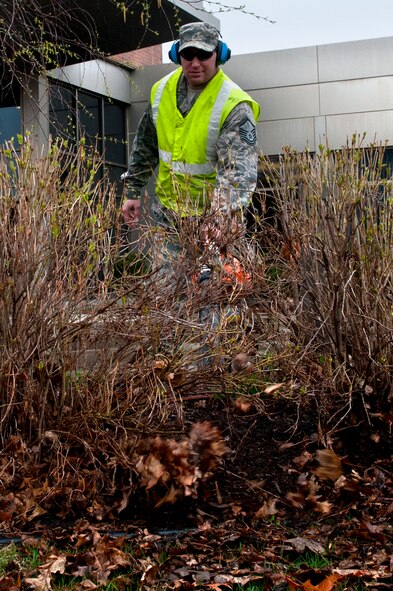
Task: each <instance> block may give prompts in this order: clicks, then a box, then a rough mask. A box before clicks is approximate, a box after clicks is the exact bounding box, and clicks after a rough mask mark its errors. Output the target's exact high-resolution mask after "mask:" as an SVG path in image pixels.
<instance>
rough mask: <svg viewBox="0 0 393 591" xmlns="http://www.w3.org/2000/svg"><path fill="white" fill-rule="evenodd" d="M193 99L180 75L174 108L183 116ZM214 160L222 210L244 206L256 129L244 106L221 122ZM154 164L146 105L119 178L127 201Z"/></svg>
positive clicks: (253, 176) (251, 181)
mask: <svg viewBox="0 0 393 591" xmlns="http://www.w3.org/2000/svg"><path fill="white" fill-rule="evenodd" d="M197 98H198V94H196V95H195V94H194V95H193V96H192V98H191V100H190V101H189V99H188V96H187V82H186V79H185V77H184V76H181V78H180V82H179V85H178V89H177V106H178V109H179V110H180V112H181V113H182V115H183V116H185V115H186V114H187V113H188V112H189V111H190V109H191V107H192V106H193V104H194V102H195V101H196V100H197ZM217 161H218V164H217V176H216V189H215V197H216V198H217V200H218V201H219V202H220V204H221V207H222V209H226V205H225V204H226V203H228V202H229V205H230V209H233V210H237V209H240V208H242V207H244V206H246V205H247V204H248V203H249V201H250V198H251V195H252V193H253V191H254V189H255V186H256V182H257V164H258V148H257V136H256V126H255V120H254V114H253V112H252V109H251V107H250V105H249V104H248V103H240V104H238V105H237V106H236V107H235V108H234V109H233V110H232V111H231V113H230V114H229V115H228V117H227V119H226V120H225V122H224V124H223V126H222V129H221V133H220V136H219V138H218V142H217ZM157 165H158V142H157V134H156V129H155V126H154V123H153V119H152V111H151V106H150V104H149V106H148V107H147V108H146V110H145V112H144V113H143V115H142V118H141V120H140V122H139V125H138V129H137V132H136V135H135V138H134V141H133V144H132V150H131V155H130V159H129V162H128V169H127V172H126V173H125V174H124V175H123V178H124V180H125V182H126V195H125V196H126V198H127V199H138V198H139V197H140V195H141V191H142V189H143V187H145V186H146V184H147V182H148V181H149V179H150V177H151V176H152V175H153V173H154V169H155V168H156V166H157Z"/></svg>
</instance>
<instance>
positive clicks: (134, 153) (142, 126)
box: [122, 105, 158, 199]
mask: <svg viewBox="0 0 393 591" xmlns="http://www.w3.org/2000/svg"><path fill="white" fill-rule="evenodd" d="M157 164H158V142H157V133H156V128H155V126H154V123H153V118H152V113H151V106H150V105H149V106H148V107H147V108H146V110H145V112H144V113H143V115H142V118H141V120H140V121H139V124H138V128H137V131H136V135H135V138H134V141H133V143H132V149H131V154H130V158H129V160H128V168H127V172H126V173H124V174H123V175H122V179H124V181H125V183H126V195H125V196H126V198H127V199H139V197H140V195H141V191H142V189H143V187H145V186H146V185H147V183H148V181H149V179H150V177H151V176H152V174H153V171H154V169H155V167H156V166H157Z"/></svg>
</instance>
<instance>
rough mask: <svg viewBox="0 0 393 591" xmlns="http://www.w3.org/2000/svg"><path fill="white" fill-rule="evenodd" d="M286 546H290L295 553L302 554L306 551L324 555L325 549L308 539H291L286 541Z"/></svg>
mask: <svg viewBox="0 0 393 591" xmlns="http://www.w3.org/2000/svg"><path fill="white" fill-rule="evenodd" d="M287 543H288V544H291V546H293V547H294V548H295V550H296V551H297V552H304V551H305V550H306V549H307V550H310V551H311V552H315V554H324V553H325V548H324V547H323V546H322V544H320V543H319V542H316V541H315V540H310V539H308V538H291V539H290V540H287Z"/></svg>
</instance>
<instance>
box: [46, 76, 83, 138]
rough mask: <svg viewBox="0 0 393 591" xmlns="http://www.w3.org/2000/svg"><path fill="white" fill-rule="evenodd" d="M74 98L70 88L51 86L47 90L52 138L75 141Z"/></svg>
mask: <svg viewBox="0 0 393 591" xmlns="http://www.w3.org/2000/svg"><path fill="white" fill-rule="evenodd" d="M75 122H76V111H75V96H74V92H73V91H72V89H71V88H66V87H64V86H55V85H53V84H52V85H51V86H50V89H49V131H50V134H51V135H52V137H62V138H64V139H67V140H69V141H70V142H71V143H75V141H76V139H77V138H76V123H75Z"/></svg>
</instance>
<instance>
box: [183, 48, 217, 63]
mask: <svg viewBox="0 0 393 591" xmlns="http://www.w3.org/2000/svg"><path fill="white" fill-rule="evenodd" d="M213 53H214V51H204V50H203V49H195V48H193V47H187V49H182V51H181V52H180V57H182V58H183V59H185V60H186V61H187V62H192V60H193V59H194V57H196V58H197V60H199V61H200V62H206V61H207V60H209V59H210V58H211V57H212V55H213Z"/></svg>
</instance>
